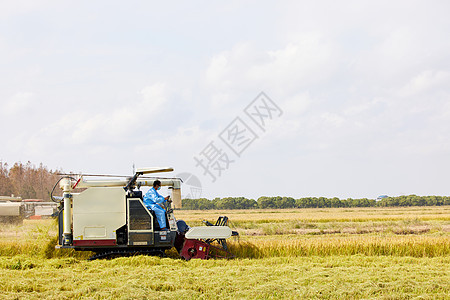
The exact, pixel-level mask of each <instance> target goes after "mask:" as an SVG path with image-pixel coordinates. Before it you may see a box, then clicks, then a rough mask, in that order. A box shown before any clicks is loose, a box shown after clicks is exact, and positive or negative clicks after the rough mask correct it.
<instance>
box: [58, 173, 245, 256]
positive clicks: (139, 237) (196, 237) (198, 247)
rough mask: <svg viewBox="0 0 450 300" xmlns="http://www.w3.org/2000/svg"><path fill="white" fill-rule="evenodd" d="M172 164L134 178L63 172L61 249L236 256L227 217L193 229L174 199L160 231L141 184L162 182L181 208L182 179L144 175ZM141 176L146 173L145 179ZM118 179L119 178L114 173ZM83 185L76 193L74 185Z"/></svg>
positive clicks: (108, 253)
mask: <svg viewBox="0 0 450 300" xmlns="http://www.w3.org/2000/svg"><path fill="white" fill-rule="evenodd" d="M171 171H173V168H143V169H137V171H136V173H135V174H134V176H133V177H132V178H127V179H123V180H122V179H111V180H92V179H90V180H87V179H85V177H87V176H89V175H80V176H79V178H78V179H76V178H74V177H72V176H73V175H68V174H63V175H65V176H64V177H62V178H61V179H60V180H59V181H58V182H57V183H56V184H55V188H56V186H57V185H58V183H59V185H60V188H61V189H62V190H63V197H55V196H53V192H52V195H51V198H52V200H53V201H56V202H59V203H60V208H59V213H58V225H59V226H58V227H59V239H58V245H57V246H56V248H69V249H74V250H81V251H92V252H94V253H95V255H93V256H92V257H91V258H90V260H92V259H97V258H108V257H117V256H130V255H138V254H146V255H157V256H161V257H162V256H164V255H165V250H168V249H171V248H172V247H175V248H176V249H177V251H178V253H179V254H180V256H181V257H182V258H184V259H186V260H189V259H192V258H200V259H208V258H211V257H223V258H231V257H233V255H232V254H231V253H230V252H229V251H228V248H227V244H226V239H227V238H229V237H231V236H237V235H238V233H237V232H235V231H232V230H231V229H230V228H229V227H228V226H227V223H228V218H227V217H224V216H222V217H219V219H218V220H217V222H216V223H215V224H211V223H209V222H205V223H206V225H207V226H203V227H192V228H190V227H189V226H187V225H186V223H185V222H184V221H182V220H178V221H177V220H176V219H175V216H174V214H173V209H172V208H171V202H168V204H167V206H166V211H167V212H166V220H167V223H166V228H168V229H169V230H168V231H163V230H161V229H160V227H159V225H158V222H157V220H156V216H155V213H154V212H153V211H152V210H149V209H147V207H145V206H144V203H143V195H142V191H140V188H141V187H142V186H153V182H154V181H155V180H157V179H158V180H160V181H161V185H162V186H167V187H168V188H169V189H170V190H171V193H172V199H173V203H174V208H181V183H182V181H181V179H179V178H161V177H142V175H144V174H153V173H161V172H171ZM140 176H141V177H140ZM115 177H118V176H115ZM75 188H77V189H83V191H82V192H80V193H75V192H74V189H75Z"/></svg>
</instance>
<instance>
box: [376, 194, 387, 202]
mask: <svg viewBox="0 0 450 300" xmlns="http://www.w3.org/2000/svg"><path fill="white" fill-rule="evenodd" d="M387 197H389V196H388V195H381V196H378V197H377V201H381V200H383V199H384V198H387Z"/></svg>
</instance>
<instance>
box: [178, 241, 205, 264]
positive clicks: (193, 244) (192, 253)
mask: <svg viewBox="0 0 450 300" xmlns="http://www.w3.org/2000/svg"><path fill="white" fill-rule="evenodd" d="M209 247H210V245H209V244H207V243H205V242H203V241H200V240H188V239H186V240H185V241H184V245H183V248H182V249H181V252H180V255H181V257H183V258H184V259H185V260H190V259H191V258H200V259H208V258H209Z"/></svg>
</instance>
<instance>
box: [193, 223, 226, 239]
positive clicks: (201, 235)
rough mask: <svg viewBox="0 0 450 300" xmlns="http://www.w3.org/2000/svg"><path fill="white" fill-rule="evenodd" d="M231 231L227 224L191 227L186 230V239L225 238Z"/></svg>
mask: <svg viewBox="0 0 450 300" xmlns="http://www.w3.org/2000/svg"><path fill="white" fill-rule="evenodd" d="M231 234H232V231H231V229H230V227H228V226H205V227H203V226H202V227H191V229H189V231H188V232H186V238H187V239H227V238H229V237H230V236H231Z"/></svg>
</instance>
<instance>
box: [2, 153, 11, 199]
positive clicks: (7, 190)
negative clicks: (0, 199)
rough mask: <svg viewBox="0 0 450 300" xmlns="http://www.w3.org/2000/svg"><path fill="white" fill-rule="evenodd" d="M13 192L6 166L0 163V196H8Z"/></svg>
mask: <svg viewBox="0 0 450 300" xmlns="http://www.w3.org/2000/svg"><path fill="white" fill-rule="evenodd" d="M13 192H14V189H13V186H12V185H11V180H10V179H9V170H8V164H7V163H3V162H2V161H0V196H10V195H11V194H12V193H13Z"/></svg>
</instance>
